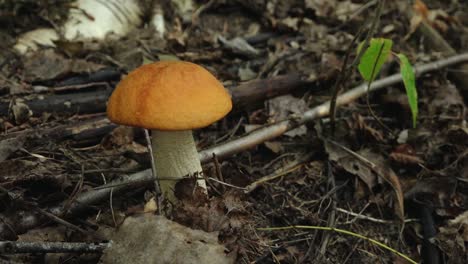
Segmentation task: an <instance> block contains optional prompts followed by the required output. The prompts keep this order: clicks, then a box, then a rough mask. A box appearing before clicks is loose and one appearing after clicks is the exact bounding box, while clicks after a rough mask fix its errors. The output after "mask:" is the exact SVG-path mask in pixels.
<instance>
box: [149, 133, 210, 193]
mask: <svg viewBox="0 0 468 264" xmlns="http://www.w3.org/2000/svg"><path fill="white" fill-rule="evenodd" d="M151 137H152V147H153V154H154V163H155V167H156V174H157V177H158V178H159V185H160V188H161V192H162V193H163V194H164V195H166V197H167V198H168V199H169V200H171V201H175V196H174V187H175V185H176V183H177V182H178V181H179V180H181V179H183V178H187V177H193V176H194V175H196V176H198V177H200V176H201V173H202V167H201V164H200V156H199V155H198V152H197V148H196V145H195V141H194V140H193V136H192V130H184V131H160V130H152V136H151ZM197 184H198V186H200V187H202V188H203V189H205V190H206V183H205V180H204V179H199V180H198V181H197Z"/></svg>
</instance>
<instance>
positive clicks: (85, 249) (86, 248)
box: [0, 241, 110, 254]
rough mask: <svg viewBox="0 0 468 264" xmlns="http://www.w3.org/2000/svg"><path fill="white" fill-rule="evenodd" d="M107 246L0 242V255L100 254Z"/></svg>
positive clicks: (108, 244)
mask: <svg viewBox="0 0 468 264" xmlns="http://www.w3.org/2000/svg"><path fill="white" fill-rule="evenodd" d="M109 246H110V243H78V242H22V241H0V253H1V254H19V253H101V252H102V251H104V249H106V248H108V247H109Z"/></svg>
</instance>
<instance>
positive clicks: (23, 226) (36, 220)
mask: <svg viewBox="0 0 468 264" xmlns="http://www.w3.org/2000/svg"><path fill="white" fill-rule="evenodd" d="M466 61H468V53H464V54H461V55H457V56H453V57H449V58H447V59H443V60H439V61H436V62H432V63H428V64H424V65H420V66H416V74H417V76H421V75H422V74H424V73H427V72H430V71H435V70H438V69H441V68H444V67H447V66H450V65H454V64H457V63H461V62H466ZM401 81H402V80H401V75H400V74H394V75H391V76H389V77H386V78H384V79H381V80H378V81H375V82H373V83H372V85H371V91H375V90H378V89H382V88H384V87H387V86H389V85H393V84H396V83H399V82H401ZM366 89H367V84H366V83H364V84H362V85H359V86H358V87H356V88H354V89H352V90H349V91H348V92H346V93H344V94H342V95H341V96H339V97H338V100H337V106H341V105H344V104H347V103H350V102H352V101H354V100H356V99H357V98H359V97H360V96H363V95H364V94H366ZM329 111H330V102H329V101H328V102H325V103H323V104H321V105H319V106H317V107H315V108H313V109H311V110H309V111H307V112H305V113H304V114H303V115H302V116H300V117H297V118H294V119H290V120H285V121H283V122H280V123H276V124H273V125H270V126H267V127H264V128H261V129H257V130H255V131H253V132H251V133H249V134H248V135H246V136H243V137H240V138H237V139H235V140H233V141H230V142H228V143H225V144H222V145H219V146H215V147H212V148H209V149H206V150H203V151H201V152H200V153H199V154H200V160H201V162H202V163H208V162H210V161H211V160H212V157H213V154H215V155H216V156H217V157H218V158H226V157H228V156H231V155H234V154H236V153H239V152H242V151H245V150H247V149H249V148H251V147H254V146H256V145H258V144H260V143H262V142H265V141H267V140H270V139H273V138H275V137H278V136H281V135H282V134H283V133H284V132H286V131H288V130H290V129H293V128H295V127H298V126H300V125H303V124H304V123H306V122H310V121H313V120H315V119H317V118H320V117H324V116H326V115H328V113H329ZM153 181H154V179H153V178H152V174H151V170H149V169H148V170H144V171H141V172H138V173H135V174H132V175H130V176H129V177H128V178H127V179H126V180H124V181H119V182H116V183H109V184H107V185H104V186H102V187H101V188H99V189H97V190H94V191H90V192H86V193H82V194H80V195H79V196H78V197H77V199H76V200H75V201H74V202H73V203H72V204H71V205H70V206H69V207H68V208H69V209H68V211H67V212H65V211H64V210H63V205H58V206H56V207H53V208H49V209H48V210H49V211H50V212H51V213H53V214H55V215H65V216H72V215H76V214H77V213H79V212H82V211H83V210H84V209H86V208H89V207H90V206H92V205H95V204H99V203H101V202H103V201H105V200H107V199H108V197H109V194H110V192H111V191H112V192H113V195H114V196H115V195H117V194H118V193H121V192H124V191H126V190H129V189H134V188H137V187H141V186H153V184H152V183H153ZM17 215H20V216H21V217H19V219H13V221H15V222H14V223H15V225H12V224H10V225H8V223H5V221H4V222H2V223H0V234H6V233H9V232H11V231H12V230H11V226H14V227H15V230H14V231H15V232H16V233H17V234H19V233H23V232H26V231H27V230H28V229H31V228H33V227H35V226H37V225H39V224H41V223H42V221H43V220H41V219H40V217H38V216H37V215H35V214H34V213H31V212H21V213H18V214H17ZM4 236H6V235H4Z"/></svg>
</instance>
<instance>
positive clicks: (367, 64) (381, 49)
mask: <svg viewBox="0 0 468 264" xmlns="http://www.w3.org/2000/svg"><path fill="white" fill-rule="evenodd" d="M392 45H393V42H392V40H390V39H384V38H373V39H371V40H370V43H369V47H368V48H367V49H366V51H365V52H364V54H363V55H362V56H361V60H360V62H359V66H358V69H359V72H360V73H361V75H362V77H363V78H364V79H365V80H366V81H368V82H371V81H373V80H374V79H375V76H377V74H379V72H380V69H381V68H382V65H383V64H384V62H385V61H386V60H387V58H388V56H389V55H390V53H391V49H392ZM361 48H362V43H361V45H359V47H358V51H359V50H361Z"/></svg>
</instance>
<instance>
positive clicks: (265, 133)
mask: <svg viewBox="0 0 468 264" xmlns="http://www.w3.org/2000/svg"><path fill="white" fill-rule="evenodd" d="M467 61H468V53H462V54H460V55H456V56H452V57H449V58H446V59H442V60H438V61H435V62H431V63H427V64H423V65H418V66H415V74H416V76H417V77H419V76H421V75H422V74H425V73H428V72H431V71H436V70H439V69H442V68H444V67H448V66H451V65H455V64H458V63H461V62H467ZM401 82H402V77H401V74H400V73H397V74H393V75H390V76H388V77H386V78H383V79H380V80H377V81H374V82H373V83H372V85H371V86H370V91H376V90H380V89H382V88H385V87H388V86H390V85H394V84H398V83H401ZM366 91H367V83H363V84H361V85H359V86H357V87H355V88H353V89H351V90H349V91H347V92H345V93H343V94H342V95H340V96H339V97H338V100H337V106H342V105H345V104H349V103H351V102H353V101H355V100H356V99H358V98H359V97H362V96H363V95H365V94H366ZM329 112H330V101H327V102H325V103H322V104H320V105H318V106H316V107H314V108H312V109H310V110H308V111H306V112H304V113H303V114H302V116H300V117H298V118H292V119H290V120H285V121H282V122H279V123H275V124H272V125H270V126H266V127H264V128H261V129H257V130H254V131H252V132H251V133H249V134H247V135H246V136H242V137H240V138H237V139H234V140H232V141H230V142H228V143H225V144H222V145H218V146H214V147H211V148H209V149H206V150H203V151H201V152H200V153H199V154H200V160H201V162H202V163H207V162H210V161H211V157H212V156H213V153H214V154H215V155H216V156H217V157H218V158H219V159H223V158H226V157H229V156H232V155H234V154H237V153H239V152H242V151H245V150H247V149H250V148H252V147H254V146H256V145H258V144H260V143H263V142H265V141H268V140H271V139H274V138H276V137H279V136H281V135H283V134H284V133H285V132H287V131H288V130H291V129H294V128H296V127H298V126H301V125H303V124H305V123H308V122H311V121H313V120H316V119H318V118H322V117H325V116H327V115H328V114H329Z"/></svg>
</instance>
